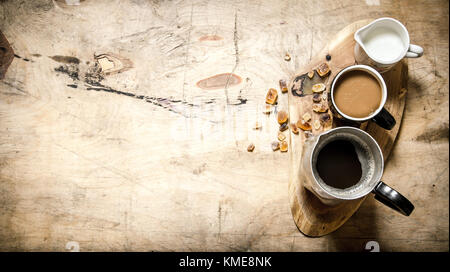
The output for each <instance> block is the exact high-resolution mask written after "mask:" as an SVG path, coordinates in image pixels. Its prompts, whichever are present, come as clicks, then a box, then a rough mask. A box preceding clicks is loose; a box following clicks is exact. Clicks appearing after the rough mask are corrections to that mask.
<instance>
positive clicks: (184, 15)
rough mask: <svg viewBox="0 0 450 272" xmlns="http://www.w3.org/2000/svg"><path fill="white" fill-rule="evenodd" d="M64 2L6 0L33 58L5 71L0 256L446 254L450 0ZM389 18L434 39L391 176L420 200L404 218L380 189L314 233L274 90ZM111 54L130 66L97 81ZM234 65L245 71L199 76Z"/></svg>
mask: <svg viewBox="0 0 450 272" xmlns="http://www.w3.org/2000/svg"><path fill="white" fill-rule="evenodd" d="M63 2H64V1H56V0H55V1H46V0H36V1H19V0H10V1H1V2H0V29H1V31H2V32H3V34H4V35H5V37H6V38H7V39H8V41H9V42H10V44H11V47H12V48H13V49H14V52H15V54H16V55H18V56H20V57H21V58H18V57H16V58H14V60H13V62H12V63H11V65H10V67H9V69H8V71H7V73H6V74H5V78H4V79H3V80H1V81H0V203H1V205H0V249H1V250H2V251H33V250H34V251H48V250H50V251H65V250H66V248H65V246H66V244H67V243H68V242H70V241H75V242H78V243H79V245H80V251H96V250H99V251H126V250H130V251H176V250H178V251H179V250H187V251H195V250H198V251H207V250H210V251H238V250H239V251H347V250H348V251H363V250H364V244H365V243H366V242H367V241H370V240H376V241H378V242H379V244H380V249H381V251H421V250H430V251H448V237H449V232H448V227H449V225H448V204H449V202H448V177H449V176H448V163H447V162H448V123H449V122H448V69H447V66H448V25H447V24H444V23H442V22H445V21H448V3H447V1H401V2H399V1H390V0H387V1H380V5H379V6H377V5H373V4H372V3H370V4H368V3H366V2H365V1H357V2H356V1H347V0H339V1H331V0H323V1H309V0H306V1H297V2H296V1H285V0H282V1H278V2H274V1H226V2H223V1H222V2H221V1H188V0H187V1H181V0H180V1H146V0H134V1H119V0H114V1H106V0H85V1H80V5H79V6H68V5H65V4H64V3H63ZM372 2H374V1H372ZM299 6H301V7H302V15H301V16H300V15H299V11H298V8H296V7H299ZM382 16H391V17H394V18H397V19H399V20H400V21H401V22H403V23H404V24H405V25H406V27H407V28H408V30H409V32H410V35H411V41H412V42H413V43H416V44H418V45H421V46H423V47H424V49H425V54H424V56H423V57H422V58H420V59H414V60H408V68H409V76H408V88H407V90H408V94H407V97H406V99H407V101H406V107H405V113H404V118H403V122H402V125H401V128H400V131H399V134H398V138H397V140H396V142H395V145H394V147H393V149H392V152H391V155H390V156H389V161H388V163H387V166H386V169H385V172H384V176H383V181H385V182H386V183H388V184H389V185H391V186H392V187H394V188H396V189H398V190H399V191H400V192H402V193H404V194H405V195H407V196H408V197H409V198H410V200H411V201H412V202H413V203H414V204H415V206H416V210H415V211H414V213H413V214H412V215H411V217H409V218H405V217H403V216H398V215H397V214H396V213H395V212H393V211H390V210H389V209H388V208H385V207H383V206H382V205H379V204H378V203H375V201H374V200H373V198H371V197H370V198H368V199H366V201H364V203H362V204H361V206H360V208H359V209H358V211H357V212H356V213H355V214H354V215H353V216H352V217H351V218H350V219H349V220H348V221H347V222H346V223H345V224H344V225H343V226H341V227H340V228H339V229H338V230H337V231H335V232H333V233H332V234H330V235H327V236H325V237H321V238H317V239H311V238H308V237H305V236H304V235H303V234H301V233H300V232H299V231H298V229H297V227H296V226H295V224H294V222H293V220H292V214H291V211H290V207H289V200H288V199H289V198H288V190H287V189H288V176H289V167H288V165H289V163H288V162H289V156H288V154H286V153H279V152H273V151H272V150H271V148H270V142H271V141H273V140H275V139H276V133H277V131H278V124H277V122H276V120H275V115H274V114H271V115H268V116H267V115H264V114H262V113H261V111H262V110H263V109H264V97H265V94H266V92H267V89H268V88H269V87H275V88H277V86H278V80H279V79H282V78H284V79H286V80H288V79H289V78H290V77H292V76H293V75H294V74H295V71H297V70H298V69H300V68H301V67H304V66H305V65H306V64H308V63H309V62H310V60H311V57H312V56H315V55H316V54H317V53H318V52H319V50H321V48H323V47H324V45H325V44H326V43H327V42H328V41H329V40H330V38H331V37H333V36H334V35H335V34H336V33H337V32H338V31H339V30H341V29H342V28H344V27H345V26H346V25H348V24H350V23H352V22H355V21H358V20H362V19H367V18H376V17H382ZM219 37H220V38H219ZM108 53H112V54H114V56H119V57H121V58H122V59H123V60H125V59H126V60H129V61H131V63H132V68H130V69H128V70H126V71H123V72H121V73H113V74H110V75H104V76H103V79H101V78H100V77H99V75H101V73H98V70H96V67H95V63H96V59H95V56H99V55H101V54H108ZM286 53H289V54H290V55H291V61H289V62H287V61H285V60H284V55H285V54H286ZM55 56H65V57H71V58H76V59H78V60H79V62H78V64H77V61H76V60H75V59H71V58H56V59H57V60H59V61H62V62H59V61H56V60H55V59H54V58H51V57H55ZM25 58H26V59H28V60H29V61H25V60H24V59H25ZM55 69H56V70H55ZM225 73H233V74H235V75H237V76H239V77H240V78H241V79H242V81H241V82H240V83H239V84H235V85H233V84H231V83H233V82H235V81H234V80H233V81H232V79H231V78H230V80H229V81H228V80H225V82H223V81H222V82H221V83H222V84H224V85H223V87H222V88H217V89H211V90H206V89H202V88H199V87H198V86H197V85H196V84H197V82H198V81H200V80H203V79H206V78H209V77H211V76H215V75H218V74H225ZM77 75H78V77H77ZM227 82H228V83H227ZM216 83H217V82H216ZM99 84H100V85H101V86H99ZM217 84H218V83H217ZM227 85H228V86H227ZM75 86H76V87H75ZM287 102H288V101H287V95H284V94H281V95H280V97H279V101H278V105H277V107H276V108H277V110H279V109H285V110H287V108H288V103H287ZM256 121H258V122H260V123H261V124H262V130H257V131H256V130H253V126H254V124H255V122H256ZM250 142H252V143H254V144H255V146H256V147H255V150H254V151H253V153H248V152H247V151H246V148H247V146H248V144H249V143H250Z"/></svg>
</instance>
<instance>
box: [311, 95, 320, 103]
mask: <svg viewBox="0 0 450 272" xmlns="http://www.w3.org/2000/svg"><path fill="white" fill-rule="evenodd" d="M312 100H313V102H314V103H319V102H320V100H321V98H320V94H318V93H315V94H314V95H313V98H312Z"/></svg>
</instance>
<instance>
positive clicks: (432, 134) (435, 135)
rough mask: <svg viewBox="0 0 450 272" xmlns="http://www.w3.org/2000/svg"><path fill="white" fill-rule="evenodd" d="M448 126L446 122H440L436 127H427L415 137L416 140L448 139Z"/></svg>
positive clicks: (429, 141)
mask: <svg viewBox="0 0 450 272" xmlns="http://www.w3.org/2000/svg"><path fill="white" fill-rule="evenodd" d="M448 139H449V128H448V123H444V124H441V125H440V126H439V127H437V128H433V129H428V130H426V131H425V132H423V133H421V134H420V135H418V136H417V137H416V140H417V141H422V142H428V143H431V142H434V141H440V140H441V141H448Z"/></svg>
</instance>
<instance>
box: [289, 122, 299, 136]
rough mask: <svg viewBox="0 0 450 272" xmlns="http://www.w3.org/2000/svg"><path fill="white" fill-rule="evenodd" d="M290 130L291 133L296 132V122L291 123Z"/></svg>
mask: <svg viewBox="0 0 450 272" xmlns="http://www.w3.org/2000/svg"><path fill="white" fill-rule="evenodd" d="M291 131H292V133H294V134H298V131H299V130H298V127H297V125H296V124H294V123H291Z"/></svg>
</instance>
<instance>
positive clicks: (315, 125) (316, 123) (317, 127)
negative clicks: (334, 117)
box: [314, 120, 322, 130]
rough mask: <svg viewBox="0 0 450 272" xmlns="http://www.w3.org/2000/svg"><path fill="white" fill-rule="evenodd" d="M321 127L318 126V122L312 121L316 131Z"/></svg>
mask: <svg viewBox="0 0 450 272" xmlns="http://www.w3.org/2000/svg"><path fill="white" fill-rule="evenodd" d="M321 126H322V125H321V124H320V121H319V120H316V121H314V128H315V129H316V130H317V129H319V128H320V127H321Z"/></svg>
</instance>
